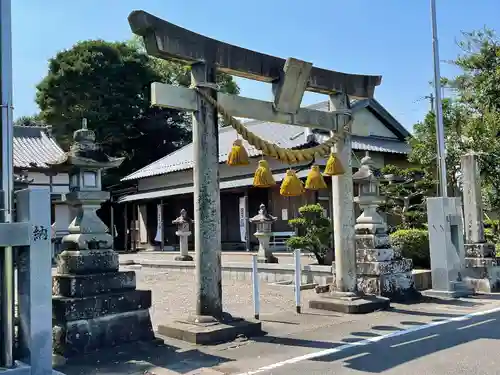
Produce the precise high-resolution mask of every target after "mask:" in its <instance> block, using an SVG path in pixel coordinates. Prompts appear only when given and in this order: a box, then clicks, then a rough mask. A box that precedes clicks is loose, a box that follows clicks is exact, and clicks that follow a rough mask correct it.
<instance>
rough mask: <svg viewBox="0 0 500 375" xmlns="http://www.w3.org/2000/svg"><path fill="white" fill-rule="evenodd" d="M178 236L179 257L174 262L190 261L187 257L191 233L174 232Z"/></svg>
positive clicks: (188, 256) (190, 257) (189, 256)
mask: <svg viewBox="0 0 500 375" xmlns="http://www.w3.org/2000/svg"><path fill="white" fill-rule="evenodd" d="M175 234H176V235H177V236H179V255H178V256H176V257H175V260H181V261H192V260H193V257H192V256H191V255H189V246H188V238H189V236H190V235H191V232H180V231H177V232H175Z"/></svg>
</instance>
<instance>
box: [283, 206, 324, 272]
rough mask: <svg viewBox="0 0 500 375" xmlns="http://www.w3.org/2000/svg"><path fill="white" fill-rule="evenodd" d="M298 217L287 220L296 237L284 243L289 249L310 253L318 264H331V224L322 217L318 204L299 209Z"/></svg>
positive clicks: (321, 210) (321, 209)
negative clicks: (295, 232)
mask: <svg viewBox="0 0 500 375" xmlns="http://www.w3.org/2000/svg"><path fill="white" fill-rule="evenodd" d="M299 215H300V217H298V218H295V219H291V220H288V224H289V225H290V226H291V227H292V228H294V229H295V230H296V231H297V235H296V236H293V237H291V238H289V239H288V240H287V242H286V244H287V246H288V247H289V248H291V249H300V250H306V251H310V252H311V253H313V254H314V256H315V257H316V260H317V261H318V264H328V263H329V264H331V263H332V261H333V259H332V254H333V251H332V248H331V242H332V234H333V231H332V222H331V220H330V219H329V218H327V217H325V216H324V213H323V207H321V205H320V204H310V205H305V206H302V207H300V208H299Z"/></svg>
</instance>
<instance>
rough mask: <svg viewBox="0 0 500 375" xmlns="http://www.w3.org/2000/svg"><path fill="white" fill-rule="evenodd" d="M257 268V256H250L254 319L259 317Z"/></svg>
mask: <svg viewBox="0 0 500 375" xmlns="http://www.w3.org/2000/svg"><path fill="white" fill-rule="evenodd" d="M259 282H260V280H259V268H258V262H257V255H255V254H254V255H252V290H253V311H254V317H255V319H259V316H260V291H259Z"/></svg>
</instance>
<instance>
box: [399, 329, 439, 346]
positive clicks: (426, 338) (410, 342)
mask: <svg viewBox="0 0 500 375" xmlns="http://www.w3.org/2000/svg"><path fill="white" fill-rule="evenodd" d="M438 336H439V335H438V334H437V333H436V334H435V335H430V336H425V337H421V338H419V339H415V340H410V341H405V342H400V343H399V344H394V345H391V348H398V347H400V346H404V345H409V344H414V343H416V342H420V341H424V340H429V339H433V338H434V337H438Z"/></svg>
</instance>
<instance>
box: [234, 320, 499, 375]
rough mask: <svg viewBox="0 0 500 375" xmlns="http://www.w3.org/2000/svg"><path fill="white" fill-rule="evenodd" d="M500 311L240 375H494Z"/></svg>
mask: <svg viewBox="0 0 500 375" xmlns="http://www.w3.org/2000/svg"><path fill="white" fill-rule="evenodd" d="M498 339H500V311H494V312H490V313H486V314H484V313H477V315H473V316H466V317H456V318H450V319H443V320H436V321H433V322H429V323H421V324H415V325H414V326H411V327H409V328H407V329H399V330H396V331H392V332H391V331H388V332H380V333H379V334H373V335H371V337H359V339H355V340H352V342H348V343H342V344H339V345H338V346H334V347H332V348H327V349H321V350H317V351H315V352H311V353H307V354H305V355H302V356H297V357H293V358H289V359H286V360H283V361H281V362H276V363H274V364H270V365H267V366H264V367H261V368H260V369H254V370H251V371H249V372H245V373H241V374H240V375H257V374H259V375H260V374H261V375H266V374H268V375H304V374H307V375H329V374H332V375H333V374H335V375H343V374H345V375H347V374H349V375H351V374H387V375H389V374H390V375H412V374H418V375H427V374H429V375H434V374H436V375H447V374H450V375H461V374H464V375H465V374H467V375H470V374H474V375H483V374H484V375H486V374H487V375H495V374H499V373H500V369H499V365H498V364H499V363H500V360H499V356H500V354H499V353H500V351H499V349H500V345H499V341H498Z"/></svg>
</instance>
